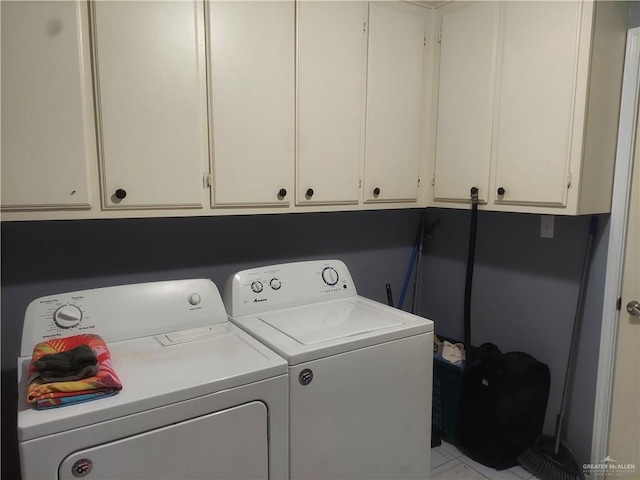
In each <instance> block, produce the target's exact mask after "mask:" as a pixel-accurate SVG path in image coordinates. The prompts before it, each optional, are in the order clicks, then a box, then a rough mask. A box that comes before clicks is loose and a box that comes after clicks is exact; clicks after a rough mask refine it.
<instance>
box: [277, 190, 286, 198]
mask: <svg viewBox="0 0 640 480" xmlns="http://www.w3.org/2000/svg"><path fill="white" fill-rule="evenodd" d="M286 196H287V190H286V189H285V188H281V189H280V191H279V192H278V197H280V199H281V200H282V199H283V198H284V197H286Z"/></svg>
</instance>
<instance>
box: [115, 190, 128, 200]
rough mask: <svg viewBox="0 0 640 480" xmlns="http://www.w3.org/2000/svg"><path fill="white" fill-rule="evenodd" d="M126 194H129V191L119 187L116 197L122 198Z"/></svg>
mask: <svg viewBox="0 0 640 480" xmlns="http://www.w3.org/2000/svg"><path fill="white" fill-rule="evenodd" d="M126 196H127V191H126V190H124V189H122V188H119V189H117V190H116V198H117V199H119V200H122V199H123V198H124V197H126Z"/></svg>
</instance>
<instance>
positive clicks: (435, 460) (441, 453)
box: [431, 441, 537, 480]
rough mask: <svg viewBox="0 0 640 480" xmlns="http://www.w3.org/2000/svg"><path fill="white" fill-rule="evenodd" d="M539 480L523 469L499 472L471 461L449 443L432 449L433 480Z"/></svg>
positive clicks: (515, 468) (516, 468)
mask: <svg viewBox="0 0 640 480" xmlns="http://www.w3.org/2000/svg"><path fill="white" fill-rule="evenodd" d="M445 479H446V480H486V479H489V480H523V479H525V480H537V479H536V477H534V476H533V475H531V474H530V473H529V472H527V471H526V470H525V469H524V468H522V467H513V468H509V469H508V470H501V471H497V470H494V469H492V468H489V467H485V466H484V465H481V464H479V463H478V462H475V461H473V460H471V459H470V458H469V457H467V456H465V455H463V454H462V453H460V452H459V451H458V449H457V448H456V447H455V446H454V445H451V444H450V443H447V442H444V441H443V442H442V445H440V446H439V447H436V448H432V449H431V480H445Z"/></svg>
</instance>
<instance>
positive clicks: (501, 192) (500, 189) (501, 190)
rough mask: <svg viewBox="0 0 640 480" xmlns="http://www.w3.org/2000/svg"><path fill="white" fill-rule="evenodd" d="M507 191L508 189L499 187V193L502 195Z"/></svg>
mask: <svg viewBox="0 0 640 480" xmlns="http://www.w3.org/2000/svg"><path fill="white" fill-rule="evenodd" d="M505 191H506V190H505V189H504V188H502V187H499V188H498V195H500V196H502V195H504V192H505Z"/></svg>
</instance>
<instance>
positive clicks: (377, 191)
mask: <svg viewBox="0 0 640 480" xmlns="http://www.w3.org/2000/svg"><path fill="white" fill-rule="evenodd" d="M373 194H374V195H375V196H376V197H377V196H378V195H380V189H379V188H378V187H376V188H374V189H373Z"/></svg>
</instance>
